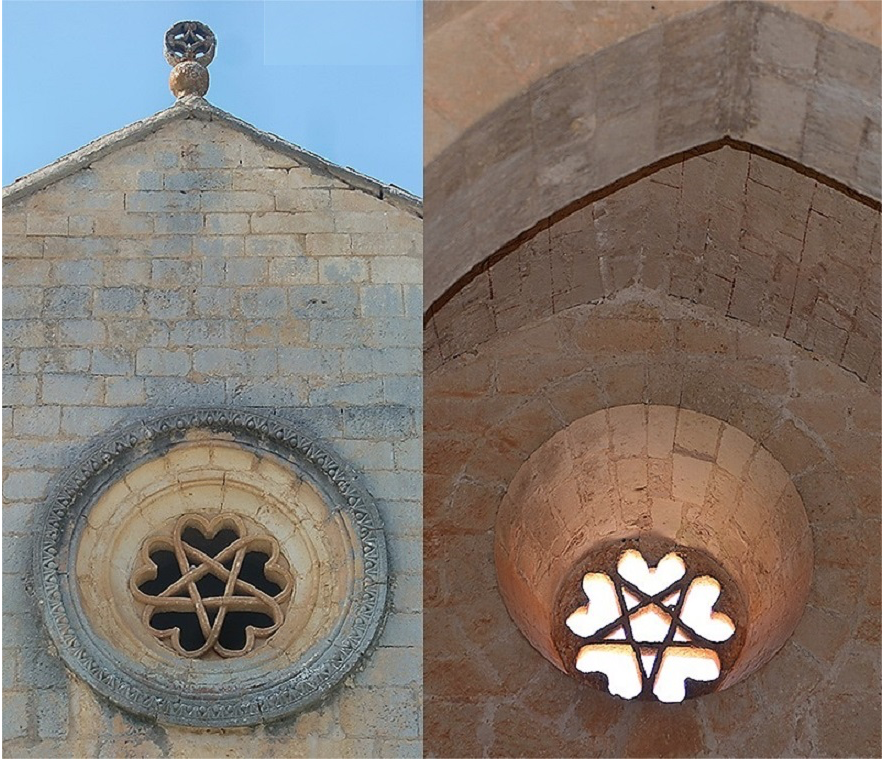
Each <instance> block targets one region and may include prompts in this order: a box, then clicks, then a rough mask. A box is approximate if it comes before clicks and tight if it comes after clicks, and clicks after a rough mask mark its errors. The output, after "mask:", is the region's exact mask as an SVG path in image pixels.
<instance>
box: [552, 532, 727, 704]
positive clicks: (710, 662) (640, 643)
mask: <svg viewBox="0 0 883 760" xmlns="http://www.w3.org/2000/svg"><path fill="white" fill-rule="evenodd" d="M582 589H583V592H584V593H585V596H586V599H587V604H585V605H583V606H582V607H579V608H577V609H576V610H574V611H573V612H572V613H571V614H570V615H569V616H568V618H567V620H566V625H567V627H568V628H569V629H570V630H571V631H572V632H573V633H574V634H576V635H577V636H579V637H580V638H583V639H586V640H587V642H586V643H585V644H584V645H583V646H582V647H581V648H580V649H579V652H578V654H577V657H576V663H575V664H576V669H577V670H579V671H580V672H582V673H602V674H604V675H605V676H606V677H607V688H608V691H609V692H610V693H611V694H614V695H616V696H619V697H622V698H623V699H634V698H635V697H637V696H640V695H641V694H642V693H644V694H646V695H649V694H652V695H654V696H655V697H656V698H657V699H658V700H659V701H660V702H681V701H683V699H684V698H685V696H686V690H687V681H688V680H694V681H714V680H716V679H717V678H719V677H720V672H721V668H720V659H719V657H718V653H717V652H716V651H715V647H716V645H717V644H720V643H722V642H725V641H728V640H729V639H730V638H732V636H733V634H734V633H735V631H736V627H735V625H734V624H733V621H732V620H731V619H730V618H729V617H728V616H727V615H725V614H723V613H722V612H717V611H715V610H714V605H715V603H716V602H717V600H718V598H719V597H720V594H721V586H720V583H718V581H716V580H715V579H714V578H712V577H711V576H709V575H692V574H691V573H690V572H689V571H688V568H687V566H686V564H685V563H684V560H683V559H682V558H681V557H680V556H679V555H678V554H677V553H675V552H671V553H669V554H667V555H666V556H664V557H663V558H662V559H661V560H660V561H659V562H658V564H657V565H656V567H654V568H650V567H648V566H647V562H646V561H645V560H644V557H643V556H642V555H641V553H640V552H639V551H637V550H635V549H627V550H626V551H624V552H623V553H622V554H621V555H620V557H619V561H618V563H617V566H616V572H613V573H611V574H610V575H607V574H605V573H587V574H586V575H585V576H583V579H582Z"/></svg>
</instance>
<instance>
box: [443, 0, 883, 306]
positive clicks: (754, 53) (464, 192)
mask: <svg viewBox="0 0 883 760" xmlns="http://www.w3.org/2000/svg"><path fill="white" fill-rule="evenodd" d="M879 114H880V80H879V49H878V48H876V47H874V46H873V45H870V44H868V43H865V42H861V41H858V40H856V39H855V38H854V37H851V36H849V35H847V34H844V33H842V32H838V31H836V30H832V29H830V28H827V27H825V26H824V25H822V24H820V23H818V22H816V21H812V20H809V19H807V18H805V17H803V16H800V15H798V14H796V13H791V12H788V11H785V10H783V9H781V8H778V7H775V6H771V5H768V4H761V3H725V4H721V5H713V6H710V7H707V8H705V9H703V10H700V11H698V12H695V13H687V14H684V15H682V16H678V17H675V18H671V19H669V20H666V21H664V22H662V23H660V24H659V25H657V26H654V27H652V28H649V29H646V30H645V31H643V32H640V33H639V34H637V35H634V36H632V37H629V38H627V39H625V40H623V41H621V42H618V43H616V44H614V45H612V46H610V47H608V48H605V49H602V50H598V51H597V52H594V53H592V54H590V55H587V56H585V57H583V58H580V59H577V60H575V61H574V62H573V63H571V64H569V65H567V66H565V67H564V68H561V69H558V70H557V71H555V72H553V73H552V74H550V75H549V76H547V77H545V78H544V79H542V80H540V81H538V82H534V83H533V84H532V85H531V86H530V87H528V88H527V90H526V91H525V92H523V93H522V94H520V95H517V96H516V97H514V98H512V99H511V100H509V101H508V102H506V103H504V104H503V105H501V106H500V107H499V108H497V109H496V110H495V111H494V112H493V113H491V114H489V115H488V116H487V117H485V118H483V119H482V120H481V121H480V122H478V123H476V124H475V125H473V126H472V127H471V128H470V129H468V130H467V131H466V132H465V133H464V134H462V135H461V136H460V137H459V138H458V139H457V140H456V141H455V142H453V143H452V144H451V145H450V146H449V147H448V148H447V149H446V150H445V151H444V152H443V153H441V154H440V155H439V156H438V157H437V158H436V159H435V160H434V161H433V162H432V163H431V164H430V165H429V166H428V167H427V169H426V176H427V183H426V185H427V198H426V203H427V205H428V207H429V209H430V211H429V213H428V214H427V226H428V227H429V229H430V234H429V236H428V239H429V241H430V242H429V243H428V248H427V256H426V282H427V284H428V287H429V292H428V297H427V299H426V303H427V304H432V303H434V302H435V301H436V300H437V299H438V298H439V297H440V296H441V295H442V294H443V293H445V291H446V290H447V289H448V288H450V287H451V286H452V285H453V284H454V283H455V282H456V281H457V280H458V278H460V277H461V276H462V275H463V274H465V273H466V272H468V271H469V270H470V269H471V268H473V267H475V266H476V265H478V264H480V263H481V262H482V261H484V260H485V259H486V258H487V257H488V256H489V255H491V254H492V253H493V252H495V251H497V250H499V249H500V248H501V247H502V246H504V245H505V244H506V243H508V242H509V241H510V240H512V239H514V238H516V237H517V236H518V235H519V234H521V233H522V232H524V231H525V230H528V229H530V228H531V227H533V226H534V225H535V224H536V222H537V221H538V220H540V219H543V218H546V217H548V216H550V215H551V214H553V213H555V212H556V211H557V210H558V209H561V208H563V207H565V206H567V205H568V204H569V203H571V202H572V201H573V200H574V199H577V198H582V197H584V196H586V195H589V194H590V193H593V192H596V191H598V190H600V189H601V188H604V187H606V186H608V185H610V184H611V183H614V182H616V181H617V180H619V179H620V178H621V177H624V176H626V175H628V174H630V173H632V172H634V171H636V170H639V169H641V168H643V167H646V166H649V165H651V164H653V163H654V162H656V161H659V160H660V159H664V158H666V157H668V156H671V155H673V154H676V153H678V152H680V151H684V150H687V149H690V148H693V147H695V146H698V145H704V144H707V143H710V142H713V141H716V140H720V139H722V138H726V137H729V138H734V139H737V140H741V141H745V142H748V143H751V144H753V145H756V146H758V147H760V148H763V149H765V150H767V151H771V152H773V153H775V154H777V155H779V156H783V157H785V158H787V159H790V160H792V161H795V162H798V163H800V164H802V165H803V166H806V167H808V168H809V169H812V170H814V171H816V172H819V173H821V174H823V175H825V176H827V177H830V178H832V179H833V180H836V181H837V182H840V183H842V184H843V185H845V186H846V187H848V188H851V189H852V190H855V191H857V192H859V193H862V194H864V195H867V196H869V197H870V198H872V199H879V197H880V188H879V174H880V115H879ZM488 199H491V200H490V202H489V201H488Z"/></svg>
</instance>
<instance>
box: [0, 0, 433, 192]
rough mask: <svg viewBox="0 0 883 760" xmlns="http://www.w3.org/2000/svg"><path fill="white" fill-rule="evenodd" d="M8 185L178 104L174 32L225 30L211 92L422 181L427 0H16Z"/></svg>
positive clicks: (402, 180) (335, 155) (255, 116)
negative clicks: (200, 27) (167, 48)
mask: <svg viewBox="0 0 883 760" xmlns="http://www.w3.org/2000/svg"><path fill="white" fill-rule="evenodd" d="M2 11H3V124H2V126H3V146H2V148H3V153H2V164H3V184H4V185H7V184H9V183H10V182H12V181H13V180H14V179H16V178H17V177H20V176H22V175H24V174H27V173H29V172H32V171H34V170H35V169H39V168H40V167H41V166H45V165H46V164H49V163H51V162H52V161H54V160H55V159H57V158H59V157H60V156H62V155H64V154H65V153H69V152H70V151H72V150H76V149H77V148H79V147H81V146H82V145H85V144H86V143H88V142H90V141H91V140H94V139H95V138H97V137H100V136H102V135H105V134H107V133H108V132H112V131H114V130H116V129H119V128H120V127H123V126H125V125H127V124H130V123H132V122H133V121H137V120H138V119H142V118H144V117H146V116H150V115H151V114H153V113H156V112H157V111H160V110H162V109H164V108H167V107H168V106H170V105H172V103H173V100H174V98H173V96H172V94H171V93H170V92H169V88H168V76H169V72H170V70H171V69H170V67H169V65H168V64H167V63H166V61H165V59H164V58H163V35H164V34H165V31H166V29H168V28H169V27H170V26H171V25H172V24H173V23H174V22H176V21H183V20H198V21H203V22H205V23H206V24H208V25H209V27H211V29H212V31H213V32H214V33H215V35H216V36H217V38H218V49H217V52H216V55H215V59H214V61H213V62H212V64H211V65H210V66H209V73H210V75H211V87H210V89H209V92H208V95H207V99H208V100H209V102H211V103H212V104H214V105H216V106H218V107H219V108H222V109H223V110H225V111H229V112H230V113H232V114H234V115H235V116H238V117H239V118H241V119H244V120H245V121H247V122H249V123H251V124H253V125H254V126H256V127H257V128H259V129H262V130H265V131H267V132H272V133H274V134H277V135H279V136H280V137H282V138H284V139H286V140H288V141H289V142H293V143H295V144H297V145H300V146H302V147H304V148H306V149H307V150H310V151H313V152H314V153H318V154H319V155H321V156H324V157H325V158H327V159H329V160H331V161H333V162H334V163H337V164H341V165H343V166H350V167H352V168H354V169H356V170H357V171H360V172H362V173H363V174H368V175H369V176H372V177H375V178H376V179H379V180H381V181H383V182H386V183H391V184H394V185H398V186H399V187H403V188H405V189H406V190H409V191H411V192H413V193H416V194H418V195H422V192H423V160H422V144H423V115H422V87H423V69H422V65H423V64H422V54H423V51H422V37H423V28H422V6H421V5H420V2H419V0H231V1H229V2H227V1H219V0H190V1H189V2H179V0H91V1H90V0H5V2H3V8H2Z"/></svg>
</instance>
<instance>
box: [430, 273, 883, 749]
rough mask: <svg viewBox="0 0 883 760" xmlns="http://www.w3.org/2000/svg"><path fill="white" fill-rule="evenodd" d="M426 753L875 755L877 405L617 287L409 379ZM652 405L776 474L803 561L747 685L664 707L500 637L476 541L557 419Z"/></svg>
mask: <svg viewBox="0 0 883 760" xmlns="http://www.w3.org/2000/svg"><path fill="white" fill-rule="evenodd" d="M425 384H426V402H427V409H426V411H427V426H426V431H425V499H426V505H425V532H424V540H425V545H426V548H425V552H426V554H425V557H426V568H425V583H426V589H425V602H424V603H425V611H424V616H425V630H426V634H425V647H426V661H425V683H426V705H425V720H426V739H425V746H426V754H427V756H433V757H455V756H456V757H461V756H464V755H466V756H475V757H482V756H489V757H561V756H571V755H572V756H580V757H586V756H588V757H758V756H765V757H778V756H781V757H794V756H835V757H843V756H853V757H868V756H874V755H875V753H878V752H879V748H880V729H879V726H880V694H879V679H880V602H881V594H880V586H879V583H880V535H881V524H880V498H879V477H880V473H879V447H880V433H879V408H880V397H879V394H878V393H877V392H875V391H874V390H873V389H871V388H869V387H868V385H867V384H866V383H863V382H862V381H861V380H859V378H857V377H856V376H855V375H854V374H852V373H850V372H847V371H846V370H844V369H842V368H840V367H837V366H835V365H834V364H833V363H831V362H829V361H827V360H824V359H818V358H816V357H814V356H813V355H812V354H811V353H810V352H808V351H807V350H806V349H803V348H801V347H799V346H796V345H795V344H793V343H791V342H789V341H787V340H784V339H782V338H777V337H775V336H772V335H770V334H768V333H766V332H765V330H764V329H763V327H762V326H761V327H754V326H752V325H749V324H746V323H740V322H738V321H736V320H732V319H729V318H727V317H725V316H723V315H720V314H717V313H716V312H715V311H713V310H712V309H711V308H710V307H707V306H702V305H691V304H689V303H687V302H686V301H684V300H681V299H673V298H671V297H669V296H666V295H662V294H659V293H654V292H653V291H649V290H648V289H646V288H643V287H641V286H633V287H631V288H629V289H626V290H623V291H621V292H619V293H617V294H615V295H614V296H612V297H610V298H608V299H605V300H604V301H603V302H601V303H596V304H586V305H582V306H574V307H571V308H569V309H566V310H563V311H561V312H558V313H555V314H552V315H550V316H546V317H541V318H537V319H534V320H532V321H531V322H530V323H529V324H527V325H524V326H522V327H520V328H518V329H515V330H513V331H512V332H509V333H506V334H500V335H496V336H494V337H492V338H491V339H489V340H487V341H485V342H483V343H479V344H476V345H474V346H473V348H472V350H470V351H464V352H463V353H461V354H460V355H458V356H457V357H454V358H452V359H450V360H448V361H447V362H445V363H444V364H443V365H441V366H439V367H438V368H436V369H435V370H433V371H431V372H427V375H426V379H425ZM626 404H663V405H672V406H676V407H679V408H680V409H685V410H691V411H695V412H698V413H700V414H704V415H709V416H711V417H714V418H716V419H719V420H722V421H724V422H727V423H728V424H729V425H732V426H734V427H735V428H737V429H739V430H741V431H742V432H744V433H745V434H746V435H747V436H749V437H750V438H751V439H753V440H755V441H757V442H758V443H760V444H761V445H762V446H763V447H764V448H765V449H766V450H767V451H769V452H770V454H771V455H772V456H773V457H775V458H776V459H777V460H778V461H779V462H780V463H781V464H782V466H783V467H784V468H785V470H786V471H787V473H788V475H789V477H790V478H791V480H792V482H793V483H794V485H795V487H796V489H797V491H798V493H799V494H800V497H801V499H802V500H803V503H804V505H805V507H806V512H807V516H808V519H809V523H810V528H811V531H812V541H813V547H814V555H815V556H814V565H813V571H812V583H811V587H810V592H809V598H808V602H807V607H806V609H805V611H804V615H803V618H802V619H801V621H800V623H799V624H798V627H797V629H796V631H795V633H794V635H793V636H792V637H791V638H790V639H789V640H788V641H787V643H786V644H785V645H784V647H783V648H782V649H781V650H780V651H779V652H778V653H777V654H775V656H774V657H773V658H772V659H771V660H770V661H769V662H768V663H767V664H766V665H765V666H764V667H763V668H761V669H760V670H759V671H757V672H756V673H754V674H752V675H751V676H749V677H748V678H747V679H746V680H745V681H743V682H741V683H739V684H736V685H735V686H733V687H731V688H729V689H726V690H724V691H722V692H718V693H716V694H712V695H708V696H704V697H701V698H699V699H695V700H687V701H686V702H684V703H683V704H680V705H660V704H654V703H631V702H629V703H626V702H624V701H622V700H617V699H615V698H613V697H611V696H610V695H608V694H606V693H603V692H601V691H597V690H594V689H591V688H587V687H584V686H581V685H580V684H578V683H576V682H575V681H574V680H573V679H571V678H569V677H568V676H566V675H564V674H562V673H561V672H559V671H558V670H557V669H556V668H554V667H553V666H552V665H551V664H550V663H549V662H548V661H546V659H545V658H544V657H543V656H542V655H541V654H540V653H539V652H537V651H535V650H534V649H532V648H531V646H530V644H529V643H528V642H527V640H526V639H525V638H524V636H523V635H522V634H521V632H520V631H519V630H518V628H517V627H516V626H515V624H514V623H513V622H512V620H511V619H510V617H509V614H508V613H507V611H506V608H505V606H504V604H503V601H502V599H501V597H500V592H499V590H498V587H497V575H496V570H495V564H494V548H493V545H494V536H495V523H496V521H497V514H498V509H499V505H500V503H501V501H502V500H503V497H504V495H505V493H506V491H507V490H508V488H509V486H510V483H511V482H512V479H513V478H514V476H515V475H516V473H517V472H518V470H519V468H521V467H522V466H523V464H524V462H526V461H527V460H528V458H529V457H530V455H531V453H532V452H534V451H536V450H537V448H539V447H540V446H541V445H542V444H543V443H545V442H546V441H548V440H549V439H551V438H552V437H553V436H554V435H555V434H556V433H558V432H559V431H560V430H562V429H564V428H566V427H567V425H568V424H570V423H571V422H573V421H574V420H577V419H580V418H582V417H585V416H586V415H589V414H592V413H594V412H596V411H599V410H603V409H609V408H612V407H617V406H621V405H626Z"/></svg>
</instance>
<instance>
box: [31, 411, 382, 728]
mask: <svg viewBox="0 0 883 760" xmlns="http://www.w3.org/2000/svg"><path fill="white" fill-rule="evenodd" d="M194 531H195V532H194ZM157 552H158V553H157ZM163 552H166V554H167V555H168V556H167V557H165V560H164V558H163ZM175 552H178V553H179V554H178V555H176V554H175ZM169 557H173V558H176V559H169ZM237 557H239V559H237ZM35 563H36V567H35V570H36V578H37V583H36V587H37V594H38V600H39V603H40V605H41V607H42V610H43V615H44V619H45V622H46V625H47V627H48V629H49V632H50V634H51V636H52V639H53V641H54V643H55V645H56V647H57V648H58V651H59V653H60V655H61V657H62V658H63V659H64V661H65V663H66V664H67V665H68V667H69V668H70V669H71V670H72V671H73V672H74V673H75V674H76V675H77V676H79V677H80V678H82V679H83V680H85V681H86V682H87V683H88V684H89V685H90V686H91V687H92V688H93V689H95V690H96V691H98V692H99V693H100V694H102V695H103V696H105V697H106V698H108V699H110V700H111V701H112V702H115V703H116V704H118V705H119V706H121V707H123V708H125V709H127V710H130V711H132V712H134V713H138V714H141V715H144V716H149V717H151V718H154V719H156V720H158V721H161V722H166V723H173V724H181V725H189V726H237V725H254V724H257V723H261V722H265V721H269V720H274V719H277V718H281V717H284V716H286V715H290V714H292V713H295V712H297V711H299V710H302V709H304V708H305V707H307V706H309V705H311V704H313V703H314V702H316V701H317V700H319V699H321V698H323V697H324V696H325V695H327V694H328V692H329V691H330V690H331V689H333V688H334V687H335V686H336V685H337V684H339V683H340V681H341V680H342V679H343V678H344V677H345V676H346V675H347V674H348V673H349V672H350V671H351V670H352V669H353V668H354V667H355V666H356V665H357V664H358V662H359V661H360V659H361V658H362V657H363V656H364V655H365V653H366V652H367V650H368V649H369V648H370V647H371V645H372V644H373V642H374V641H375V639H376V637H377V635H378V633H379V630H380V626H381V624H382V621H383V618H384V614H385V608H386V598H387V583H388V581H387V555H386V544H385V540H384V534H383V527H382V524H381V521H380V515H379V513H378V511H377V508H376V506H375V505H374V503H373V502H372V501H371V500H370V498H369V497H368V495H367V494H366V493H365V492H364V491H363V490H362V489H361V488H360V487H359V486H358V485H357V483H356V481H355V478H354V476H353V475H352V474H351V473H350V472H349V471H348V470H347V469H346V468H345V467H344V466H343V465H342V464H341V463H340V462H338V461H337V460H336V459H335V458H334V457H333V456H332V455H331V454H330V453H328V451H326V450H325V449H324V448H322V447H321V446H320V445H318V444H317V443H315V442H313V441H311V440H309V439H308V438H306V437H305V436H303V435H302V434H301V433H300V432H298V431H297V430H296V429H295V428H294V427H293V426H292V425H290V424H289V423H288V422H286V421H284V420H281V419H276V418H270V417H265V416H261V415H259V414H254V413H250V412H234V411H230V410H224V409H196V410H188V411H184V412H179V413H175V414H167V415H165V416H162V417H159V418H156V419H152V420H149V421H144V422H139V423H137V424H134V425H131V426H128V427H126V428H124V429H122V430H120V431H118V432H115V433H114V434H112V435H111V436H109V437H108V438H106V439H104V440H102V441H101V442H100V443H99V444H97V445H96V446H94V447H92V448H91V449H90V450H89V452H88V453H87V454H86V455H85V456H84V457H83V459H82V460H81V461H80V462H79V463H78V464H76V465H75V466H74V467H72V468H71V469H70V470H68V471H67V472H66V473H65V474H64V475H63V476H62V478H61V479H60V480H59V482H58V484H57V486H56V488H55V490H54V491H53V494H52V496H51V497H50V498H49V500H48V502H47V504H46V508H45V517H44V522H43V527H42V532H41V534H40V536H39V541H38V544H37V548H36V556H35ZM209 575H211V576H212V577H211V578H207V577H206V576H209ZM261 579H263V580H261ZM176 584H177V585H176ZM204 584H207V585H204ZM212 584H214V585H212ZM262 584H268V585H262ZM198 586H199V588H197V587H198ZM164 590H165V591H164ZM222 609H223V610H224V614H225V615H228V616H231V618H232V617H235V616H237V615H239V616H240V619H239V620H238V622H237V625H238V627H239V633H237V634H235V635H234V636H233V638H226V639H225V638H223V637H224V636H225V633H222V632H221V623H219V622H218V618H217V615H218V614H220V612H219V610H222ZM157 610H158V611H159V612H161V613H162V614H163V615H166V616H167V617H165V618H162V615H159V616H156V615H154V612H156V611H157ZM191 612H192V613H194V614H196V615H197V616H198V617H199V620H200V625H202V626H203V627H202V633H203V634H205V638H206V640H207V641H208V642H209V643H210V646H204V647H202V648H199V646H198V644H197V645H192V646H191V645H182V644H181V642H179V641H178V633H176V631H177V632H180V631H179V629H178V628H175V626H176V625H178V623H177V619H176V618H174V617H172V618H169V617H168V615H170V614H171V615H172V616H174V615H179V614H189V613H191ZM253 613H257V614H259V615H265V616H267V619H268V620H269V621H270V622H268V623H266V624H264V625H266V626H267V627H265V628H263V629H262V628H261V625H262V623H261V622H260V620H259V618H257V617H254V616H251V617H250V615H252V614H253ZM170 619H171V621H172V622H171V623H170V622H169V620H170ZM243 621H244V622H243ZM256 621H257V622H256ZM222 622H223V621H222ZM164 626H165V627H164ZM196 631H197V633H196V635H197V636H199V629H198V627H197V628H196ZM218 636H221V638H220V639H219V638H218ZM236 636H240V638H239V639H237V638H236ZM231 641H232V642H234V643H232V644H231V643H230V642H231ZM218 642H220V643H218ZM176 643H177V644H179V646H176ZM185 644H186V642H185Z"/></svg>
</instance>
